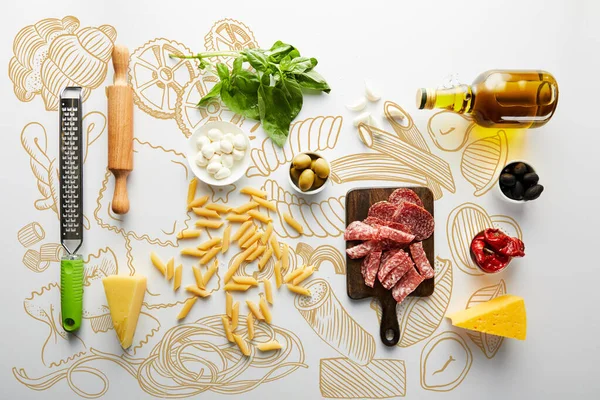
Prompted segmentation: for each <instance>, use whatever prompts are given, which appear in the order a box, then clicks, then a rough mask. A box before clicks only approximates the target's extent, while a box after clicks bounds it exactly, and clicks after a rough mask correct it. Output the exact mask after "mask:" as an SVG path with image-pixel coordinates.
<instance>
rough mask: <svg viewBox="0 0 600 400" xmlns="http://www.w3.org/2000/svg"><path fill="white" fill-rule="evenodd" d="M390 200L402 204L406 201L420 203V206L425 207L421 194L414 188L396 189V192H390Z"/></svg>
mask: <svg viewBox="0 0 600 400" xmlns="http://www.w3.org/2000/svg"><path fill="white" fill-rule="evenodd" d="M388 201H389V202H390V203H394V204H402V203H404V202H407V203H413V204H416V205H418V206H419V207H423V202H422V201H421V199H420V198H419V196H418V195H417V194H416V193H415V192H414V191H413V190H410V189H407V188H400V189H396V190H394V192H393V193H392V194H390V197H389V198H388Z"/></svg>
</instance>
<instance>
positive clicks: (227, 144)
mask: <svg viewBox="0 0 600 400" xmlns="http://www.w3.org/2000/svg"><path fill="white" fill-rule="evenodd" d="M219 148H220V150H221V152H222V153H225V154H229V153H231V152H232V151H233V143H231V141H229V140H227V139H221V141H220V142H219Z"/></svg>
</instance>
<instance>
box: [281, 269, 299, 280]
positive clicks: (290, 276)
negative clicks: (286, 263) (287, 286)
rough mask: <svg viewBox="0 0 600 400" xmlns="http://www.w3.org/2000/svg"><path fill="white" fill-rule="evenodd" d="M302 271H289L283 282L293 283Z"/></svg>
mask: <svg viewBox="0 0 600 400" xmlns="http://www.w3.org/2000/svg"><path fill="white" fill-rule="evenodd" d="M302 271H303V268H296V269H295V270H293V271H290V272H289V273H288V274H287V275H286V276H284V278H283V281H284V282H285V283H288V282H291V281H293V280H294V279H295V278H296V277H297V276H299V275H300V274H301V273H302Z"/></svg>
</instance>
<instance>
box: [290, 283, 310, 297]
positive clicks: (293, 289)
mask: <svg viewBox="0 0 600 400" xmlns="http://www.w3.org/2000/svg"><path fill="white" fill-rule="evenodd" d="M287 288H288V289H289V290H290V292H294V293H297V294H301V295H303V296H310V290H308V289H307V288H305V287H302V286H296V285H292V284H289V283H288V284H287Z"/></svg>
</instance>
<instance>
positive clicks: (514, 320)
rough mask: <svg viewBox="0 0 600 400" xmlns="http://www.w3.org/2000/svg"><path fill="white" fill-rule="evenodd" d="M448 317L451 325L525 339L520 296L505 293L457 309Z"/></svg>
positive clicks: (525, 332)
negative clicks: (465, 307)
mask: <svg viewBox="0 0 600 400" xmlns="http://www.w3.org/2000/svg"><path fill="white" fill-rule="evenodd" d="M448 318H450V319H451V320H452V325H454V326H458V327H460V328H465V329H470V330H472V331H478V332H484V333H489V334H490V335H497V336H503V337H507V338H513V339H519V340H525V337H526V336H527V314H526V313H525V301H524V300H523V298H522V297H519V296H513V295H511V294H506V295H504V296H499V297H496V298H495V299H492V300H490V301H486V302H485V303H481V304H478V305H476V306H475V307H471V308H467V309H466V310H463V311H459V312H457V313H454V314H452V315H449V316H448Z"/></svg>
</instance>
